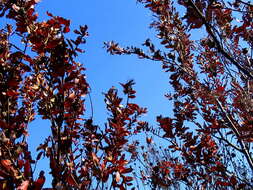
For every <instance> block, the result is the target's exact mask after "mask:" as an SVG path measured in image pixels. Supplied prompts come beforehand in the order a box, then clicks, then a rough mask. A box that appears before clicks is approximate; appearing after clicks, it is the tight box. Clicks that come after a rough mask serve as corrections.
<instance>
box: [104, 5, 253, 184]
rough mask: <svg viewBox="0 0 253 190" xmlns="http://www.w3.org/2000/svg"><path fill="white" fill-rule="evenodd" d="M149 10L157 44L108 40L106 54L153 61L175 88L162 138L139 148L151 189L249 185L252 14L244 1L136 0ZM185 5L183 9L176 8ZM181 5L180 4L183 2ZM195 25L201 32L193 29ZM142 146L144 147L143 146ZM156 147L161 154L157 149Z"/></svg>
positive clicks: (252, 159)
mask: <svg viewBox="0 0 253 190" xmlns="http://www.w3.org/2000/svg"><path fill="white" fill-rule="evenodd" d="M139 2H141V3H143V4H144V5H145V7H146V8H148V9H150V11H151V12H152V13H153V15H154V22H153V23H152V24H151V26H152V27H153V28H155V29H156V31H157V37H158V38H159V39H160V42H161V47H160V48H158V47H156V46H154V45H153V43H152V42H151V41H150V40H149V39H147V40H146V42H145V43H144V44H143V45H144V46H146V47H147V51H146V52H145V51H144V50H142V49H140V48H136V47H127V48H120V47H119V45H118V44H116V43H114V42H110V43H107V44H106V46H107V49H108V51H109V52H110V53H112V54H136V55H138V56H139V57H140V58H145V59H150V60H154V61H159V62H161V63H162V67H163V70H164V71H165V72H167V73H168V75H169V80H170V84H171V86H172V87H173V91H172V92H171V93H169V94H167V95H166V97H167V98H168V99H169V100H171V101H173V102H174V106H173V112H174V115H173V116H169V117H167V116H158V117H157V122H158V125H159V126H158V129H162V131H158V130H157V128H156V127H152V126H150V127H148V128H147V130H150V131H151V132H152V133H153V134H154V135H156V136H160V137H161V138H162V139H164V140H166V141H167V142H166V144H165V145H166V148H162V147H160V148H162V150H160V148H159V147H157V146H156V145H154V144H153V145H152V144H151V145H149V146H148V147H147V149H148V150H149V151H150V152H149V154H146V153H145V154H143V159H144V161H145V162H144V163H145V166H144V171H146V176H145V175H144V177H145V179H147V180H149V182H150V184H151V185H152V186H153V188H154V189H156V188H161V187H164V186H165V187H174V188H175V189H178V188H179V187H183V184H185V187H187V188H189V189H252V186H253V183H252V172H253V155H252V79H253V71H252V63H253V59H252V56H253V54H252V53H253V52H252V43H253V41H252V40H253V38H252V19H253V14H252V13H253V5H252V4H250V3H249V2H245V1H241V0H235V1H223V0H219V1H212V0H210V1H205V0H195V1H194V0H179V1H178V2H177V3H176V1H171V0H160V1H157V0H139ZM180 7H183V8H184V12H183V13H182V11H181V12H178V11H177V9H178V8H180ZM181 10H182V9H181ZM195 32H198V33H201V34H198V36H196V37H195V36H194V37H192V36H191V35H192V34H194V33H195ZM146 152H148V151H146ZM158 152H160V155H159V156H157V154H158Z"/></svg>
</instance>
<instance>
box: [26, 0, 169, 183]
mask: <svg viewBox="0 0 253 190" xmlns="http://www.w3.org/2000/svg"><path fill="white" fill-rule="evenodd" d="M72 2H73V3H72ZM37 11H38V12H39V15H40V16H39V19H40V20H45V19H47V18H48V17H47V16H46V11H49V12H51V13H53V15H57V16H62V17H65V18H67V19H70V20H71V29H75V28H78V26H79V25H84V24H87V25H88V27H89V30H88V31H89V34H90V36H89V37H88V38H87V44H86V45H85V47H84V49H85V51H86V53H85V54H83V55H81V56H79V57H78V61H79V62H81V63H82V64H84V66H85V68H86V69H87V71H86V75H87V80H88V82H89V84H90V86H91V88H92V93H91V97H92V102H93V106H94V120H95V123H97V124H100V125H101V126H103V124H104V123H105V122H106V116H107V112H106V110H105V104H104V98H103V95H102V92H106V91H107V90H108V89H109V88H110V87H112V86H116V87H119V88H120V86H119V82H126V81H127V80H129V79H134V80H135V82H136V85H135V88H136V90H137V98H136V100H135V101H136V102H137V103H138V104H139V105H141V106H144V107H147V108H148V114H147V115H146V116H145V117H144V118H143V119H144V120H147V121H150V122H151V123H153V124H155V123H156V122H155V120H156V116H157V115H160V114H164V115H169V113H170V111H169V110H171V107H170V104H169V102H168V100H166V98H164V94H165V93H167V92H169V83H168V78H167V74H166V73H164V72H162V69H161V65H160V64H159V63H158V62H150V61H147V60H140V59H138V58H137V57H135V56H112V55H109V54H108V53H106V50H105V49H103V42H104V41H111V40H114V41H116V42H119V44H121V45H122V46H127V45H136V46H141V44H142V43H143V42H144V41H145V40H146V39H147V38H151V39H152V38H154V36H155V31H154V30H152V29H149V24H150V22H151V21H152V15H151V13H150V12H149V11H148V10H147V9H144V8H143V6H142V5H141V4H137V3H136V1H135V0H129V1H119V0H92V1H84V0H75V1H66V0H61V1H60V0H53V1H52V0H42V1H41V2H40V3H39V4H38V5H37ZM69 37H71V34H70V35H69ZM86 103H87V112H86V117H87V118H88V117H90V115H91V112H90V106H89V105H90V104H89V100H88V99H87V101H86ZM49 127H50V125H49V122H47V121H42V120H40V119H38V120H35V121H34V122H33V123H32V124H31V126H30V127H29V132H30V136H29V141H30V147H31V148H32V149H33V150H35V149H36V147H37V146H38V145H39V144H40V143H41V142H43V140H44V139H45V138H46V137H47V136H48V134H49ZM143 137H144V136H143ZM47 168H48V163H47V161H46V160H43V161H40V163H39V164H38V166H37V170H36V171H37V172H36V173H38V172H39V171H40V170H41V169H44V170H47ZM50 184H51V179H50V176H47V181H46V184H45V187H49V186H51V185H50Z"/></svg>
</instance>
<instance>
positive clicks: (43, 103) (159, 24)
mask: <svg viewBox="0 0 253 190" xmlns="http://www.w3.org/2000/svg"><path fill="white" fill-rule="evenodd" d="M38 2H39V1H38V0H11V1H1V2H0V16H1V17H5V18H7V19H8V20H10V23H11V24H7V25H6V26H5V27H4V28H3V29H1V31H0V77H1V80H0V81H1V83H0V89H1V91H0V135H1V138H0V147H1V149H0V189H3V190H7V189H8V190H9V189H10V190H11V189H18V190H27V189H31V190H40V189H42V188H43V184H44V182H45V172H46V173H48V171H41V172H40V174H39V176H34V170H35V169H36V164H37V162H39V161H40V159H41V158H42V157H47V158H48V159H49V165H50V174H51V175H52V177H53V181H52V189H84V190H85V189H112V188H113V189H129V188H134V187H136V188H137V189H138V188H140V186H139V182H143V184H144V185H150V187H151V188H152V189H159V188H168V189H169V188H171V189H173V188H174V189H179V188H186V189H252V186H253V182H252V181H251V179H252V172H253V156H252V147H251V146H252V139H253V138H252V134H251V131H252V107H253V105H252V91H253V90H252V87H251V86H252V78H253V73H252V68H251V64H252V62H253V59H252V53H253V52H252V39H253V38H252V23H253V22H252V18H253V5H251V4H250V3H248V2H244V1H241V0H235V1H234V2H226V1H222V0H219V1H211V0H210V1H205V0H196V1H194V0H186V1H183V0H180V1H178V3H176V2H174V1H170V0H139V2H140V3H143V4H144V5H145V7H146V8H148V9H150V11H151V12H152V13H153V15H154V22H153V23H152V24H151V26H152V27H154V28H155V29H156V30H157V33H158V35H157V36H158V38H159V39H160V40H161V47H160V48H157V47H156V46H155V45H154V44H153V43H152V41H151V40H149V39H147V40H146V41H145V42H144V44H143V46H145V47H146V48H147V51H146V52H145V51H144V50H142V49H141V48H136V47H126V48H121V47H120V46H119V45H118V44H117V43H114V42H108V43H105V46H106V48H107V50H108V52H110V53H112V54H136V55H138V56H139V57H140V58H145V59H150V60H153V61H159V62H161V63H162V67H163V70H164V71H165V72H167V73H168V75H169V80H170V84H171V87H172V88H173V90H172V92H171V93H168V94H166V95H165V96H166V98H168V99H169V100H171V101H173V103H174V105H173V112H174V115H172V116H157V123H158V126H157V127H155V126H151V125H150V124H148V123H147V122H144V121H141V120H140V116H142V115H143V114H144V113H146V112H147V110H146V109H145V108H142V107H140V106H138V105H137V104H135V103H134V102H133V100H134V98H135V93H136V92H135V90H134V88H133V85H134V81H133V80H129V81H127V82H126V83H121V86H122V88H123V94H125V99H123V98H121V97H119V95H118V90H117V89H116V88H111V89H109V90H108V92H107V93H105V94H104V97H105V103H106V107H107V110H108V112H109V116H108V119H107V122H106V124H105V126H97V125H96V124H94V122H93V117H91V118H88V119H87V118H85V117H84V113H85V107H84V101H85V97H86V96H89V93H90V87H89V84H88V83H87V81H86V76H85V74H84V70H85V69H84V67H83V66H82V65H81V64H80V63H78V62H76V61H75V59H76V57H77V56H78V54H79V53H83V50H82V49H81V45H82V44H84V43H85V42H86V41H85V38H86V37H87V36H88V32H87V29H88V27H87V26H80V28H79V29H78V30H74V33H75V34H76V36H77V37H76V39H68V38H66V36H65V34H66V33H69V32H70V21H69V20H67V19H65V18H62V17H59V16H54V15H53V14H51V13H47V15H48V17H49V19H48V20H46V21H42V22H40V21H38V15H37V14H36V12H35V5H36V4H37V3H38ZM180 6H183V7H184V8H185V9H184V13H182V12H178V11H177V8H179V7H180ZM238 20H239V21H238ZM194 31H201V32H203V35H199V36H197V37H198V38H197V37H196V38H197V39H196V38H193V37H191V34H193V33H194ZM124 100H125V101H124ZM36 114H38V115H40V116H41V118H42V119H46V120H49V121H50V127H51V135H50V136H49V137H48V138H46V139H45V141H44V142H41V145H40V146H39V147H38V148H37V152H38V156H37V157H36V158H32V156H31V151H32V150H30V149H29V147H28V144H27V138H26V136H27V134H28V130H27V126H28V125H29V123H30V122H31V121H32V120H34V118H35V115H36ZM143 134H147V138H146V144H145V145H144V146H142V145H141V143H140V142H139V141H136V140H134V138H133V136H136V137H139V135H143ZM157 139H160V141H162V142H163V145H162V146H161V147H160V146H159V145H158V143H155V142H157ZM134 164H135V165H138V166H140V167H139V168H140V169H135V170H134V169H133V168H138V167H134Z"/></svg>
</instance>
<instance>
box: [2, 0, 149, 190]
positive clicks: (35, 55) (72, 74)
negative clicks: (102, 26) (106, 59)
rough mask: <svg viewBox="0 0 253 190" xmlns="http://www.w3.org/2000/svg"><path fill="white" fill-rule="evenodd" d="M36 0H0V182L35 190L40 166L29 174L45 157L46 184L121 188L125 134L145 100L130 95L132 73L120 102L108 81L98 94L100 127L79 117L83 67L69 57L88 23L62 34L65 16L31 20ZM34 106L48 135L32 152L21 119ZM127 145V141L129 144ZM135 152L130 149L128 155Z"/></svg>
mask: <svg viewBox="0 0 253 190" xmlns="http://www.w3.org/2000/svg"><path fill="white" fill-rule="evenodd" d="M37 3H38V0H13V1H1V2H0V11H1V13H0V16H1V17H5V18H7V19H8V20H9V21H10V22H9V23H12V24H7V25H6V26H5V27H4V28H3V29H1V31H0V55H1V59H0V77H1V83H0V89H1V93H0V128H1V129H0V134H1V138H0V147H1V149H0V189H1V190H11V189H18V190H27V189H32V190H40V189H42V187H43V184H44V182H45V175H44V173H45V171H41V172H40V174H39V176H34V170H35V168H36V164H37V162H38V161H39V160H40V159H41V158H42V157H47V158H48V159H49V165H50V170H51V171H46V172H47V173H49V172H50V174H51V175H52V177H53V181H52V188H53V189H92V188H96V189H97V188H98V187H100V185H101V186H102V189H103V188H104V186H106V184H105V183H106V182H107V181H108V183H107V186H109V185H111V186H114V187H120V188H121V189H124V188H125V186H127V185H130V182H131V181H132V177H131V176H128V173H130V172H131V171H132V169H131V168H130V167H129V166H128V165H129V164H128V162H129V160H128V158H126V155H125V152H130V151H126V150H125V146H126V144H127V143H128V140H127V137H129V136H131V135H134V134H137V133H139V132H140V130H141V128H142V126H143V125H144V123H143V122H141V121H139V119H138V118H139V116H141V115H142V114H143V113H145V112H146V110H145V109H144V108H141V107H139V106H138V105H137V104H134V103H132V101H131V100H132V99H133V98H134V97H135V91H134V90H133V88H132V86H133V85H134V82H133V81H132V80H130V81H128V82H127V83H125V84H121V85H122V87H123V92H124V93H125V95H126V99H127V103H126V105H125V106H123V105H122V103H121V102H122V98H120V97H118V95H117V90H116V89H115V88H112V89H110V90H108V92H107V93H106V94H105V103H106V105H107V109H108V112H109V113H111V114H110V116H109V118H108V122H107V124H106V126H105V127H103V128H101V127H98V126H96V125H94V124H93V120H92V118H88V119H85V118H84V111H85V107H84V100H85V98H84V97H85V96H87V95H88V94H89V85H88V83H87V82H86V78H85V74H84V70H85V69H84V67H83V66H82V65H81V64H80V63H78V62H76V61H75V58H76V57H77V56H78V54H79V53H82V52H83V50H82V49H81V48H80V46H81V45H82V44H84V43H85V42H86V41H85V38H86V37H87V36H88V33H87V26H80V28H79V29H78V30H74V33H75V34H76V36H77V37H76V39H67V38H66V37H65V34H66V33H68V32H70V28H69V27H70V21H69V20H67V19H64V18H62V17H59V16H54V15H53V14H51V13H47V15H48V17H49V19H48V20H46V21H42V22H40V21H38V15H37V13H36V12H35V5H36V4H37ZM36 114H38V115H40V116H41V118H42V119H46V120H49V121H50V125H51V126H50V127H51V135H50V136H49V137H48V138H46V139H45V141H44V142H41V144H40V146H39V147H38V148H37V152H38V156H37V157H36V158H32V157H31V150H30V149H29V147H28V143H27V138H26V136H27V135H28V130H27V126H28V125H29V123H30V122H31V121H33V120H34V118H35V115H36ZM132 148H134V145H132ZM133 154H135V152H134V150H133V149H132V150H131V153H128V155H127V156H129V155H130V156H131V155H133Z"/></svg>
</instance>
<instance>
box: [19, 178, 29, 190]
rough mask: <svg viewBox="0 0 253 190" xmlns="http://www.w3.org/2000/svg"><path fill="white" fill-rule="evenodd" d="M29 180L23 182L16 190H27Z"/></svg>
mask: <svg viewBox="0 0 253 190" xmlns="http://www.w3.org/2000/svg"><path fill="white" fill-rule="evenodd" d="M29 183H30V182H29V180H26V181H23V182H22V183H21V185H20V186H18V188H17V190H27V189H28V186H29Z"/></svg>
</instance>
